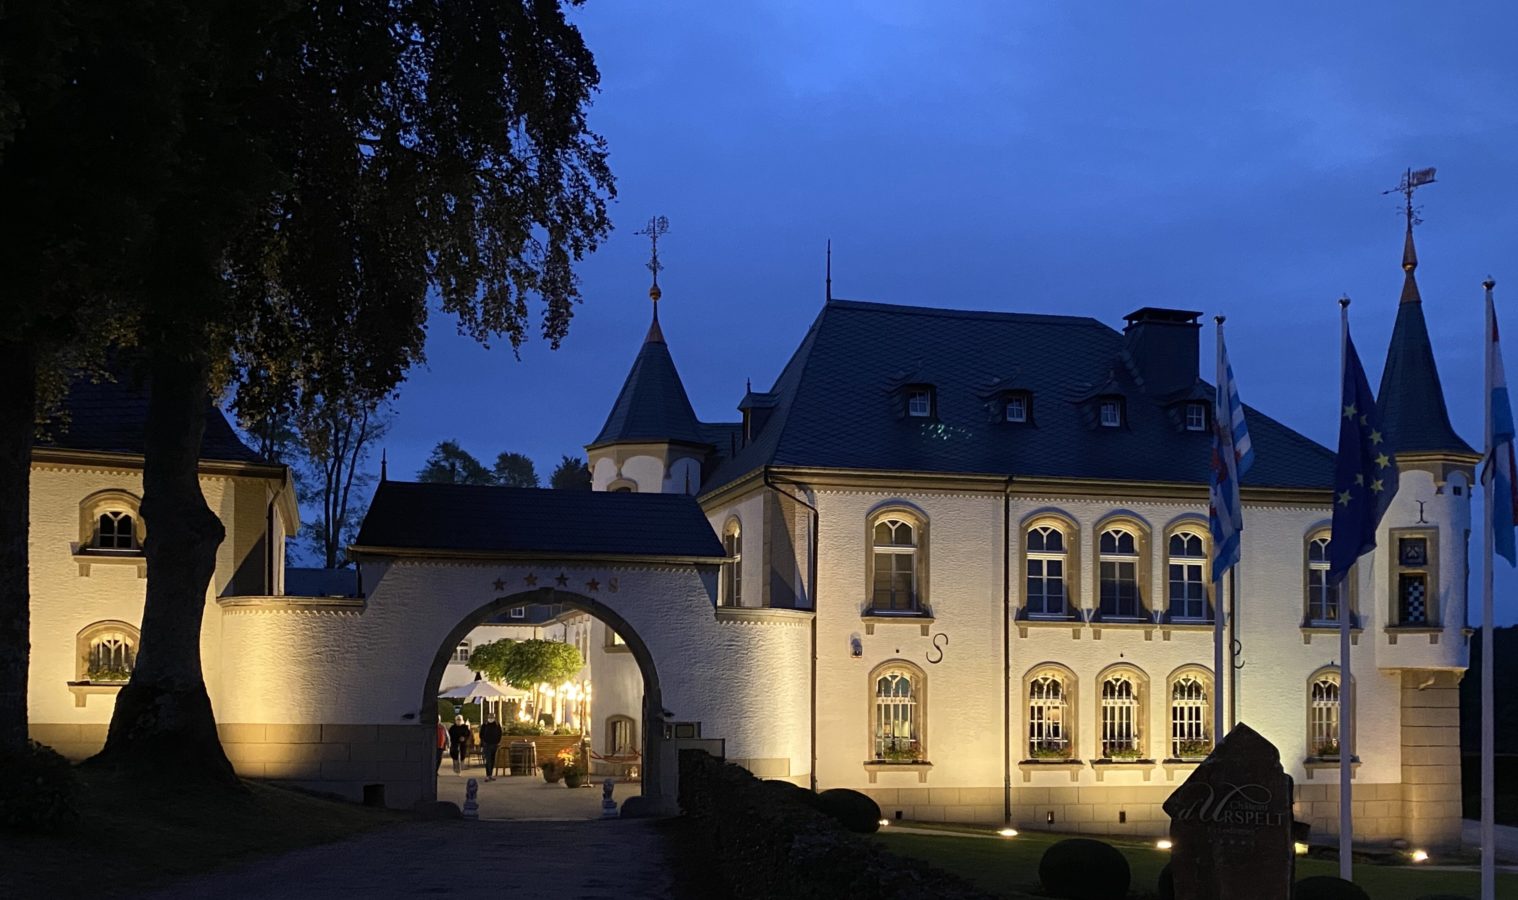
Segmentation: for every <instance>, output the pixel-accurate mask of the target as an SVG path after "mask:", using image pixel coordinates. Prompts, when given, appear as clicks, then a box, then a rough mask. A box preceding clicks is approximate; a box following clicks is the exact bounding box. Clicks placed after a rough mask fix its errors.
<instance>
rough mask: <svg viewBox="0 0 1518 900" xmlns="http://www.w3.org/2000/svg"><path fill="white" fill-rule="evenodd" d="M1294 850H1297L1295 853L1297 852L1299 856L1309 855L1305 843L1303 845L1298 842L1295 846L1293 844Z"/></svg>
mask: <svg viewBox="0 0 1518 900" xmlns="http://www.w3.org/2000/svg"><path fill="white" fill-rule="evenodd" d="M1292 849H1293V850H1295V851H1297V855H1298V856H1306V855H1307V845H1306V844H1304V843H1302V842H1301V841H1297V842H1296V843H1295V844H1293V845H1292Z"/></svg>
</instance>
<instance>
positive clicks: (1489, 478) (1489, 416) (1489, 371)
mask: <svg viewBox="0 0 1518 900" xmlns="http://www.w3.org/2000/svg"><path fill="white" fill-rule="evenodd" d="M1486 334H1487V341H1486V402H1487V410H1486V466H1485V467H1484V468H1483V469H1482V472H1481V481H1482V483H1483V484H1490V485H1491V488H1492V508H1491V510H1490V512H1489V514H1490V515H1491V517H1492V544H1493V549H1494V550H1495V551H1496V552H1497V555H1498V556H1501V557H1502V558H1503V559H1506V560H1507V562H1508V565H1510V566H1511V565H1518V548H1515V547H1514V541H1513V523H1514V521H1515V520H1518V480H1515V479H1514V472H1515V469H1518V467H1515V466H1514V464H1513V407H1512V405H1511V404H1510V403H1509V402H1508V396H1507V375H1506V373H1505V372H1503V370H1502V347H1501V345H1499V344H1498V342H1497V307H1496V305H1495V304H1493V302H1492V291H1491V288H1490V287H1488V288H1487V292H1486Z"/></svg>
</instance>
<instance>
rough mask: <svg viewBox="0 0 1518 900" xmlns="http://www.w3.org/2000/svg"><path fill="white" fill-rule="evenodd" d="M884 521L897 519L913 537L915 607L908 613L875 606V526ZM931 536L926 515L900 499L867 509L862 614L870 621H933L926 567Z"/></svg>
mask: <svg viewBox="0 0 1518 900" xmlns="http://www.w3.org/2000/svg"><path fill="white" fill-rule="evenodd" d="M884 519H897V520H900V521H903V522H906V523H907V524H909V525H911V526H912V533H913V538H914V540H915V541H916V550H915V551H914V554H913V555H914V556H915V564H914V566H913V573H912V574H913V579H914V582H915V591H914V592H915V594H916V604H915V608H914V609H911V610H890V609H877V608H876V607H875V526H876V525H878V524H880V522H881V521H882V520H884ZM930 533H931V527H930V520H929V518H928V514H927V513H926V512H923V510H922V509H921V508H919V507H918V506H916V505H914V504H911V503H907V502H905V501H901V500H891V501H887V502H886V503H882V504H880V505H878V506H876V507H874V508H873V509H871V510H870V512H869V515H867V516H865V518H864V596H865V601H864V610H865V611H864V615H865V616H866V617H869V618H876V617H882V618H888V617H904V618H932V615H933V613H932V608H933V607H932V605H931V604H930V602H929V596H930V595H929V593H928V572H929V571H930V567H929V559H930V557H929V535H930Z"/></svg>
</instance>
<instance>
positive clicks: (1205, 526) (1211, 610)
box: [1140, 513, 1218, 625]
mask: <svg viewBox="0 0 1518 900" xmlns="http://www.w3.org/2000/svg"><path fill="white" fill-rule="evenodd" d="M1181 532H1188V533H1190V534H1193V535H1195V536H1197V537H1199V538H1201V539H1202V557H1201V558H1202V585H1203V587H1202V593H1203V596H1204V598H1205V603H1206V615H1205V616H1204V617H1203V618H1200V619H1195V618H1190V617H1183V618H1176V617H1175V616H1172V615H1171V613H1170V539H1171V538H1173V537H1175V536H1176V535H1177V534H1179V533H1181ZM1161 540H1162V543H1161V544H1160V552H1161V553H1162V554H1163V555H1164V562H1163V563H1162V565H1161V568H1160V572H1161V574H1162V577H1161V579H1160V583H1161V584H1163V585H1164V590H1163V591H1162V592H1161V593H1162V594H1163V596H1164V601H1165V605H1164V608H1163V609H1162V610H1161V616H1162V617H1163V618H1164V620H1165V621H1166V622H1179V623H1185V624H1189V625H1211V624H1212V623H1213V619H1214V617H1215V616H1216V615H1217V614H1218V609H1217V602H1218V598H1217V591H1216V587H1217V585H1216V583H1215V582H1214V581H1213V579H1212V528H1211V526H1210V524H1209V523H1208V521H1207V520H1206V519H1205V518H1203V517H1202V516H1199V515H1195V514H1192V513H1187V514H1185V515H1182V516H1178V517H1177V518H1176V519H1174V520H1173V521H1172V522H1171V523H1170V524H1169V525H1166V526H1165V531H1164V533H1163V537H1162V539H1161ZM1140 555H1142V554H1140ZM1185 558H1186V559H1193V558H1194V557H1185ZM1150 611H1151V613H1153V611H1154V609H1153V605H1152V604H1151V606H1150Z"/></svg>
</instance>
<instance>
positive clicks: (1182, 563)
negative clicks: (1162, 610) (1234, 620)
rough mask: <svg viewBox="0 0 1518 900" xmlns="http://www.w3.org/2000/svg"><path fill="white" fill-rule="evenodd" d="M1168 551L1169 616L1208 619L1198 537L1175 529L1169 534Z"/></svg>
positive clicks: (1203, 559) (1204, 556)
mask: <svg viewBox="0 0 1518 900" xmlns="http://www.w3.org/2000/svg"><path fill="white" fill-rule="evenodd" d="M1169 551H1170V560H1169V570H1170V571H1169V575H1170V579H1169V584H1170V592H1169V593H1170V617H1171V618H1172V619H1191V620H1194V621H1206V620H1208V619H1209V616H1208V609H1207V583H1206V581H1205V580H1204V579H1205V574H1204V573H1205V570H1206V566H1207V554H1206V551H1205V550H1204V549H1203V544H1202V536H1201V535H1199V534H1196V533H1194V532H1190V531H1178V532H1176V533H1175V534H1172V535H1171V536H1170V545H1169Z"/></svg>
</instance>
